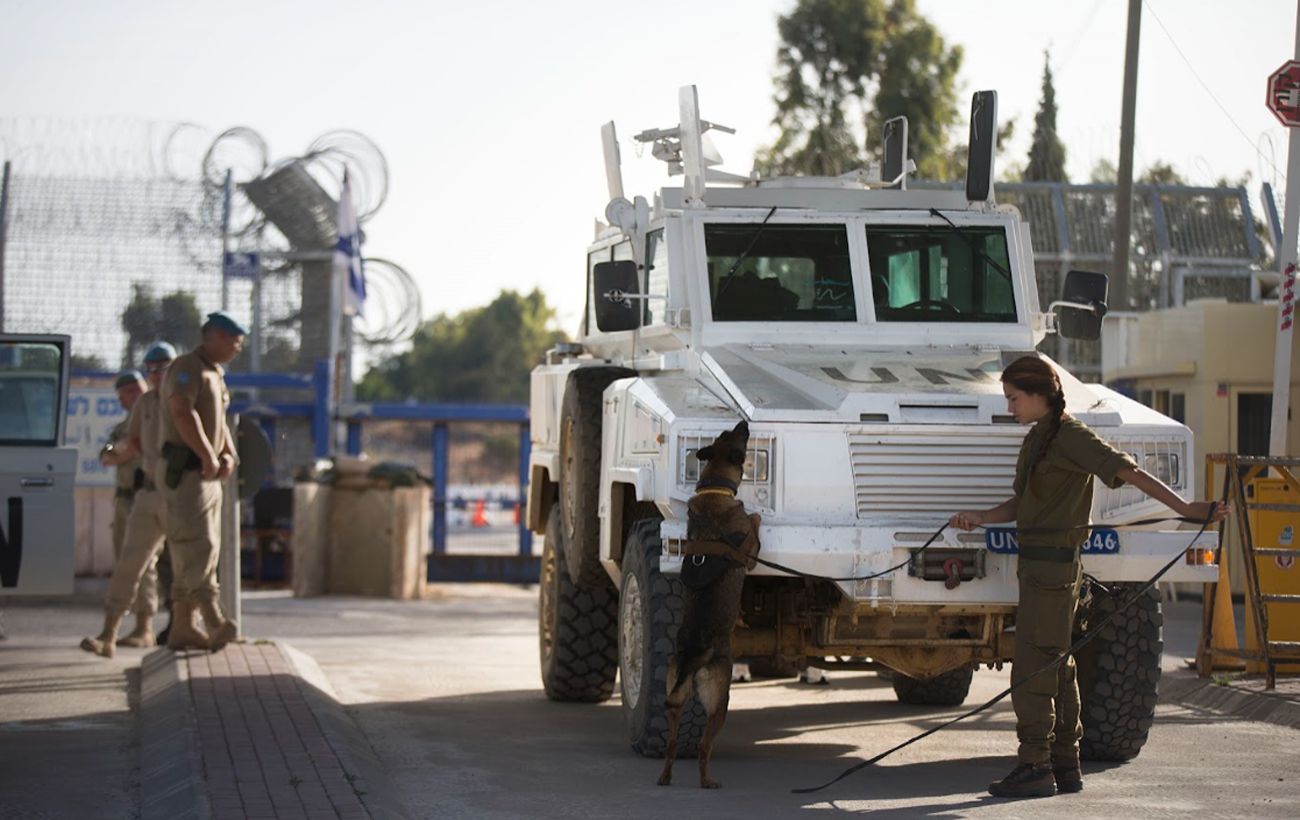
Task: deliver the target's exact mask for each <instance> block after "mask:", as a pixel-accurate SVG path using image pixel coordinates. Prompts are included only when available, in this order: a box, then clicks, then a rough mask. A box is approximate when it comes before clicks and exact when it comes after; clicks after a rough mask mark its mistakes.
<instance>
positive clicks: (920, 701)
mask: <svg viewBox="0 0 1300 820" xmlns="http://www.w3.org/2000/svg"><path fill="white" fill-rule="evenodd" d="M974 676H975V668H974V667H971V666H965V667H962V668H961V669H953V670H952V671H950V672H944V673H943V674H942V675H936V676H934V677H933V678H929V679H926V680H922V679H921V678H913V677H910V676H908V675H904V674H903V673H902V672H895V673H894V674H893V676H892V677H893V680H894V695H895V696H897V697H898V702H899V703H908V704H912V705H915V706H960V705H961V704H962V703H964V702H965V701H966V696H967V695H968V694H970V683H971V679H972V678H973V677H974Z"/></svg>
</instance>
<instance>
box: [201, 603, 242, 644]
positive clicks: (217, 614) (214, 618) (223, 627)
mask: <svg viewBox="0 0 1300 820" xmlns="http://www.w3.org/2000/svg"><path fill="white" fill-rule="evenodd" d="M199 612H201V613H203V623H204V624H205V625H206V626H207V627H208V643H209V648H210V649H211V650H212V651H213V652H217V651H219V650H221V649H224V648H225V646H226V644H228V643H230V642H231V641H233V640H234V639H235V638H236V637H237V636H238V635H239V627H237V626H235V622H234V621H228V620H226V618H225V616H224V615H222V614H221V607H220V606H218V605H217V599H216V598H215V597H212V598H203V599H201V600H200V601H199Z"/></svg>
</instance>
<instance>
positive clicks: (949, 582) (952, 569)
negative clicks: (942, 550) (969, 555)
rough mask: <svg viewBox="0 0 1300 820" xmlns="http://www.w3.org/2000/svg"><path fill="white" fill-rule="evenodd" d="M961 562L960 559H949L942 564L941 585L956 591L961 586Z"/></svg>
mask: <svg viewBox="0 0 1300 820" xmlns="http://www.w3.org/2000/svg"><path fill="white" fill-rule="evenodd" d="M961 570H962V561H961V559H960V558H955V557H954V558H949V559H948V560H947V561H944V562H943V574H944V582H943V585H944V586H945V587H947V588H948V589H956V588H957V587H959V586H960V585H961Z"/></svg>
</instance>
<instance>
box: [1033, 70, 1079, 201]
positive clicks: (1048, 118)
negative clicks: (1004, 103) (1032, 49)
mask: <svg viewBox="0 0 1300 820" xmlns="http://www.w3.org/2000/svg"><path fill="white" fill-rule="evenodd" d="M1024 179H1025V180H1026V181H1030V182H1069V181H1070V178H1069V176H1068V175H1067V174H1066V173H1065V145H1064V144H1062V143H1061V138H1060V137H1059V136H1057V133H1056V88H1055V86H1053V85H1052V67H1051V65H1050V55H1049V54H1048V53H1047V52H1043V96H1042V99H1040V100H1039V101H1038V113H1037V114H1035V115H1034V139H1033V142H1032V143H1031V144H1030V146H1029V164H1028V165H1026V166H1025V173H1024Z"/></svg>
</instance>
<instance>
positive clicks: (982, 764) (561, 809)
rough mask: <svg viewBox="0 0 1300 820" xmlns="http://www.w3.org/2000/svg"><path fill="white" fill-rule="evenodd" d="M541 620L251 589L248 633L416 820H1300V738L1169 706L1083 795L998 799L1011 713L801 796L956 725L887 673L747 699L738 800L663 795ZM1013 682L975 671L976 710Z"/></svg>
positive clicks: (520, 596)
mask: <svg viewBox="0 0 1300 820" xmlns="http://www.w3.org/2000/svg"><path fill="white" fill-rule="evenodd" d="M536 607H537V603H536V591H535V590H524V589H519V588H511V587H502V586H470V585H465V586H452V585H444V586H441V587H439V588H438V593H437V597H436V598H435V599H434V600H431V601H426V602H418V603H395V602H388V601H370V600H360V599H314V600H301V601H299V600H292V599H288V598H285V597H283V596H278V595H276V594H274V593H253V594H251V595H249V596H248V597H247V598H246V601H245V605H244V618H245V627H246V632H247V633H248V634H249V635H250V636H252V637H259V636H264V637H274V638H279V639H283V640H287V641H288V642H290V643H292V644H293V645H294V646H296V647H297V648H298V649H301V650H303V651H305V652H307V653H308V654H310V655H312V656H313V657H315V659H316V660H317V661H318V663H319V664H320V666H321V668H322V669H323V670H324V672H325V674H326V676H327V677H328V679H329V681H330V683H331V685H332V686H333V688H334V689H335V692H336V693H337V695H338V697H339V698H340V700H341V701H342V702H343V703H344V704H345V705H346V706H347V708H348V711H349V712H350V713H351V714H352V715H353V716H354V717H355V719H356V720H357V721H358V722H359V723H360V725H361V727H362V728H363V729H364V731H365V733H366V734H367V736H368V737H369V739H370V742H371V743H372V744H373V746H374V749H375V751H376V753H377V754H378V755H379V757H380V759H381V760H382V761H383V763H384V765H385V767H386V768H387V770H388V772H389V773H390V774H391V776H392V778H393V780H394V782H395V784H396V786H397V788H398V789H399V791H400V792H401V796H402V797H403V799H404V800H405V802H406V804H407V805H408V806H409V807H410V808H411V810H412V811H413V813H414V814H416V816H419V817H425V818H435V817H475V818H517V817H568V818H584V817H592V818H601V819H602V820H607V819H608V818H613V817H617V818H638V817H645V818H663V817H692V816H707V817H710V818H714V817H717V818H728V817H736V818H746V820H752V818H755V817H781V816H790V815H794V814H796V813H800V812H804V811H827V810H831V811H840V812H874V813H875V816H876V817H890V816H897V817H928V816H945V817H958V816H997V817H1000V818H1002V817H1029V816H1033V817H1056V816H1060V817H1071V818H1078V817H1121V816H1141V817H1166V816H1167V817H1180V818H1181V817H1185V816H1187V815H1189V814H1191V813H1197V814H1200V815H1202V816H1214V817H1225V816H1241V817H1245V816H1249V817H1297V816H1300V788H1297V786H1298V785H1300V766H1297V763H1296V761H1297V760H1300V733H1298V732H1296V731H1294V730H1291V729H1285V728H1279V727H1276V726H1273V725H1269V724H1262V723H1252V722H1248V721H1243V720H1236V719H1231V718H1224V717H1220V716H1216V715H1213V714H1210V713H1206V712H1201V711H1197V710H1191V709H1187V708H1183V707H1179V706H1176V705H1162V706H1161V707H1160V708H1159V712H1158V716H1157V722H1156V725H1155V728H1154V729H1153V731H1152V736H1151V740H1150V741H1149V742H1148V744H1147V746H1146V748H1145V749H1144V751H1143V752H1142V754H1141V756H1140V757H1139V758H1138V759H1137V760H1136V761H1134V762H1132V763H1129V764H1126V765H1100V764H1085V769H1084V772H1085V781H1086V785H1085V790H1084V792H1083V793H1082V794H1079V795H1065V796H1059V797H1056V798H1052V799H1049V800H1035V801H1026V802H1006V801H1000V800H995V799H993V798H991V797H989V796H988V795H987V794H985V792H984V789H985V786H986V785H987V784H988V782H989V781H990V780H993V779H996V778H998V777H1000V776H1002V775H1003V774H1005V773H1006V772H1007V771H1009V770H1010V768H1011V767H1012V766H1013V765H1014V762H1015V761H1014V759H1013V754H1014V750H1015V733H1014V721H1013V717H1012V714H1011V710H1010V704H1009V703H1003V704H999V705H998V706H996V707H994V708H993V709H992V710H990V712H988V713H985V714H982V715H980V716H978V717H977V718H975V719H972V720H971V721H969V722H967V723H963V724H959V725H958V726H957V727H955V728H954V729H951V730H948V731H946V732H944V733H942V734H939V735H937V736H935V737H933V738H930V739H927V740H925V741H922V742H921V743H919V744H916V745H914V746H911V747H909V748H907V749H905V750H903V751H902V752H900V753H898V754H896V755H895V756H893V757H891V758H890V759H888V760H887V761H884V762H883V763H882V764H881V765H880V766H879V767H876V768H874V769H870V770H866V771H863V772H860V773H858V774H856V775H854V776H852V777H851V778H849V779H848V780H846V781H843V782H841V783H839V784H837V785H836V786H833V787H831V788H830V789H828V790H826V791H824V792H821V793H820V794H817V795H808V796H800V795H793V794H791V793H790V789H791V788H793V787H802V786H813V785H817V784H819V783H822V782H825V781H826V780H829V779H830V778H831V777H833V776H834V775H836V774H838V773H839V772H840V771H842V770H843V769H844V768H846V767H847V766H849V765H851V764H852V763H854V762H856V761H857V760H859V759H860V757H861V756H864V755H866V756H869V755H871V754H874V753H875V752H877V751H880V750H883V749H885V748H888V747H889V746H892V745H894V744H895V743H898V742H901V741H903V740H905V739H907V738H908V737H910V736H911V735H913V734H915V733H917V732H919V731H922V730H924V729H926V728H929V727H930V726H933V725H935V723H936V722H938V721H941V720H943V719H945V718H947V717H950V716H952V715H955V714H958V713H959V712H960V711H961V710H958V709H934V708H920V707H905V706H901V705H899V704H898V703H896V702H895V699H894V694H893V690H892V688H891V687H890V686H889V684H888V683H886V682H885V681H883V680H881V679H880V678H879V677H878V676H877V675H875V674H874V673H859V674H849V673H843V674H839V675H837V676H835V678H834V680H833V682H832V683H831V684H830V685H829V686H808V685H802V684H798V683H796V682H794V681H786V680H781V681H771V680H769V681H756V682H753V683H746V684H738V685H737V686H736V687H735V688H734V689H733V692H732V707H731V716H730V719H729V720H728V723H727V726H726V729H725V730H724V731H723V733H722V736H721V740H720V741H719V743H718V746H717V749H716V752H715V762H714V768H713V775H714V776H715V777H716V778H717V779H719V780H721V781H722V783H723V785H724V788H723V789H721V790H719V791H704V790H701V789H699V788H698V787H697V782H698V781H697V779H696V770H695V766H694V763H693V761H681V762H680V763H679V766H678V768H677V770H676V778H675V781H676V782H675V783H674V785H673V786H671V787H668V788H661V787H658V786H656V785H655V780H656V778H657V777H658V773H659V767H660V765H661V764H660V761H656V760H647V759H642V758H639V757H637V756H636V755H634V754H633V753H632V752H631V751H630V750H629V748H628V745H627V743H626V741H625V739H624V729H623V723H622V720H623V719H622V713H621V708H620V706H619V703H618V701H617V696H616V698H615V700H613V701H611V702H609V703H606V704H601V705H595V706H592V705H577V704H556V703H551V702H549V701H548V700H546V698H545V697H544V695H543V694H542V691H541V686H540V682H539V678H538V669H537V667H538V661H537V629H536ZM1198 612H1199V605H1187V604H1182V605H1175V606H1174V607H1171V608H1170V611H1169V614H1170V623H1169V627H1168V629H1167V635H1166V637H1167V641H1168V644H1169V645H1170V646H1171V647H1172V648H1173V649H1176V650H1177V652H1174V653H1171V655H1170V656H1169V657H1168V658H1167V664H1168V665H1170V666H1173V665H1177V664H1179V663H1180V662H1181V661H1180V657H1179V653H1185V652H1189V651H1190V648H1191V644H1190V643H1189V641H1190V640H1192V639H1194V636H1195V618H1196V617H1197V613H1198ZM1006 680H1007V674H1006V672H1002V673H997V672H980V673H978V674H977V675H976V677H975V685H974V687H973V690H972V693H971V697H970V700H969V703H971V704H974V703H978V702H982V701H983V700H987V699H988V698H989V697H992V696H993V695H994V694H996V693H997V692H998V691H999V690H1000V689H1001V688H1002V687H1003V686H1005V684H1006Z"/></svg>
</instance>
